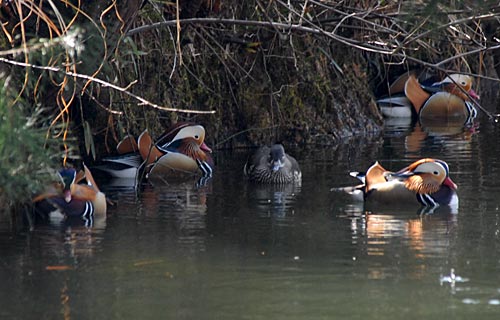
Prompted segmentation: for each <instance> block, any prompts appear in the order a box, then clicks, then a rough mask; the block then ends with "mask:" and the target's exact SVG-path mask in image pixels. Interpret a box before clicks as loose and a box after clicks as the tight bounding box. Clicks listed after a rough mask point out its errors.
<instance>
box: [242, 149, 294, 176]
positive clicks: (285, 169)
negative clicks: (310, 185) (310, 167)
mask: <svg viewBox="0 0 500 320" xmlns="http://www.w3.org/2000/svg"><path fill="white" fill-rule="evenodd" d="M243 172H244V173H245V175H246V176H247V177H248V179H249V180H250V181H255V182H260V183H270V184H271V183H273V184H284V183H293V182H297V183H300V182H301V181H302V173H301V171H300V167H299V164H298V162H297V160H295V158H293V157H292V156H290V155H288V154H286V153H285V148H284V147H283V145H281V144H275V145H272V146H271V148H269V147H268V146H262V147H260V148H259V149H258V150H257V151H256V152H255V153H254V154H253V155H252V156H251V157H250V158H249V159H248V161H247V162H246V164H245V167H244V169H243Z"/></svg>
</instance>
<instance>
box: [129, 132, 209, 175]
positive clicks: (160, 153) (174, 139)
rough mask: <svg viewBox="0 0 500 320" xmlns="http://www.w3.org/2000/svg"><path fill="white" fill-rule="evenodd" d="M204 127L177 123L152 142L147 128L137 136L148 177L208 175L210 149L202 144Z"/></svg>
mask: <svg viewBox="0 0 500 320" xmlns="http://www.w3.org/2000/svg"><path fill="white" fill-rule="evenodd" d="M204 140H205V128H203V126H201V125H195V124H191V123H179V124H177V125H175V126H174V127H172V128H169V129H168V130H167V131H165V133H163V134H162V135H161V136H160V137H159V138H158V140H157V141H156V143H155V142H153V139H152V138H151V136H150V135H149V132H148V131H147V130H144V132H143V133H142V134H141V135H140V136H139V139H138V142H137V143H138V146H139V152H140V154H141V157H142V159H143V160H144V162H145V166H146V170H147V172H148V177H155V176H156V177H166V176H177V175H182V174H186V173H187V174H197V175H201V176H202V177H211V176H212V173H213V170H214V162H213V160H212V157H211V155H210V153H212V150H211V149H210V148H209V147H208V146H207V145H206V144H205V142H204Z"/></svg>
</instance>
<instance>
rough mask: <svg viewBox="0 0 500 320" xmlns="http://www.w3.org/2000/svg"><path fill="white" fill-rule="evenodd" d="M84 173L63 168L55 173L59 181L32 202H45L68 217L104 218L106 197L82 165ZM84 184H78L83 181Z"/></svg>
mask: <svg viewBox="0 0 500 320" xmlns="http://www.w3.org/2000/svg"><path fill="white" fill-rule="evenodd" d="M83 168H84V171H80V172H78V173H77V171H76V170H75V169H74V168H63V169H61V170H59V171H58V172H57V176H58V177H59V179H60V181H59V182H58V183H55V184H53V185H51V186H48V187H47V188H46V190H45V191H44V192H43V193H42V194H40V195H38V196H36V197H35V198H34V199H33V202H38V201H41V200H47V201H48V202H49V203H50V204H52V205H53V206H55V207H56V208H58V209H59V210H60V211H61V213H63V214H65V215H66V216H68V217H82V218H84V219H92V218H93V217H94V215H96V216H105V215H106V209H107V201H106V196H105V195H104V193H102V192H101V191H100V190H99V188H98V186H97V184H96V183H95V180H94V177H93V176H92V173H91V172H90V170H89V169H88V168H87V166H85V165H83ZM84 179H85V180H86V183H85V184H83V183H80V182H82V181H83V180H84Z"/></svg>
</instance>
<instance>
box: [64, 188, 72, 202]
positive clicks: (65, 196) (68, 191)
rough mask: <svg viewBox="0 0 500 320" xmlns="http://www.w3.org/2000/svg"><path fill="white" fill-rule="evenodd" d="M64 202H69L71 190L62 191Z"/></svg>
mask: <svg viewBox="0 0 500 320" xmlns="http://www.w3.org/2000/svg"><path fill="white" fill-rule="evenodd" d="M64 201H66V203H69V202H70V201H71V190H64Z"/></svg>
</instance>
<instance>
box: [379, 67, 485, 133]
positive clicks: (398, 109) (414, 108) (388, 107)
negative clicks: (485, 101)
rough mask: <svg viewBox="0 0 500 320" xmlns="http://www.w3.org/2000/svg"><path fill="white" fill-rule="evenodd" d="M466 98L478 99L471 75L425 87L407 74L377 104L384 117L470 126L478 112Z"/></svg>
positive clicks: (397, 80)
mask: <svg viewBox="0 0 500 320" xmlns="http://www.w3.org/2000/svg"><path fill="white" fill-rule="evenodd" d="M466 93H467V94H466ZM469 96H470V97H471V98H473V99H476V100H477V99H479V96H478V95H477V94H476V92H475V91H474V90H473V89H472V78H471V77H470V76H467V75H462V74H451V75H449V76H448V77H446V78H445V79H444V80H442V81H439V82H435V83H432V84H430V85H425V84H420V83H419V81H418V80H417V78H416V76H415V74H414V73H411V72H410V73H407V74H404V75H402V76H400V77H399V78H398V79H396V80H395V81H394V82H393V84H392V85H391V86H390V88H389V96H388V97H386V98H381V99H379V100H377V103H378V105H379V107H380V111H381V112H382V114H383V115H384V116H386V117H413V116H415V117H418V118H419V119H431V118H432V119H434V118H453V119H460V120H463V123H470V122H471V121H472V120H473V119H474V118H475V117H476V116H477V110H476V108H475V107H474V105H473V103H472V101H471V99H470V98H469Z"/></svg>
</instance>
